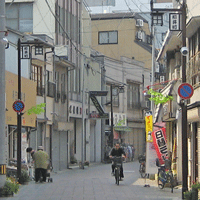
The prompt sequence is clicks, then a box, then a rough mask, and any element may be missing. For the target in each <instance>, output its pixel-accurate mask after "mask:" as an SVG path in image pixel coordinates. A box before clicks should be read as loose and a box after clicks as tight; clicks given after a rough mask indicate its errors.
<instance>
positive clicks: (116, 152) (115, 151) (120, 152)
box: [109, 143, 125, 178]
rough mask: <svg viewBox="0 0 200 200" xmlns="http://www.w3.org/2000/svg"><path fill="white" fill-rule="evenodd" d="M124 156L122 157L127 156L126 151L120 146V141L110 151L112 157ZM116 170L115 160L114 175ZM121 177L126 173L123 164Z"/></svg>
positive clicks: (113, 164)
mask: <svg viewBox="0 0 200 200" xmlns="http://www.w3.org/2000/svg"><path fill="white" fill-rule="evenodd" d="M114 156H116V157H120V156H121V157H122V158H125V152H124V150H123V149H122V148H121V147H120V144H119V143H116V144H115V147H114V148H113V149H112V150H111V152H110V156H109V157H110V158H111V159H112V157H114ZM114 170H115V163H114V162H113V163H112V173H111V174H112V175H114ZM120 177H121V178H124V173H123V166H122V164H121V168H120Z"/></svg>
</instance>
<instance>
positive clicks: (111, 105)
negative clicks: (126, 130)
mask: <svg viewBox="0 0 200 200" xmlns="http://www.w3.org/2000/svg"><path fill="white" fill-rule="evenodd" d="M112 90H113V85H112V84H111V85H110V109H111V110H110V113H111V130H110V131H111V145H112V147H113V140H114V135H113V98H112V95H113V94H112Z"/></svg>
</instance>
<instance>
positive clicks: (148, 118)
mask: <svg viewBox="0 0 200 200" xmlns="http://www.w3.org/2000/svg"><path fill="white" fill-rule="evenodd" d="M145 125H146V141H147V142H153V138H152V136H151V133H152V131H153V117H152V115H149V116H146V117H145Z"/></svg>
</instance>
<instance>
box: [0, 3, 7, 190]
mask: <svg viewBox="0 0 200 200" xmlns="http://www.w3.org/2000/svg"><path fill="white" fill-rule="evenodd" d="M4 36H5V0H0V91H1V95H0V102H1V103H0V112H1V115H0V130H1V134H0V152H1V154H0V166H1V168H2V167H3V166H6V159H5V139H6V138H5V45H4V44H3V38H4ZM5 180H6V174H3V173H1V174H0V187H2V186H3V185H4V183H5Z"/></svg>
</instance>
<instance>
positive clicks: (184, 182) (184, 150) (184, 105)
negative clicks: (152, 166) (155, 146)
mask: <svg viewBox="0 0 200 200" xmlns="http://www.w3.org/2000/svg"><path fill="white" fill-rule="evenodd" d="M150 4H151V15H152V20H153V16H154V15H155V16H156V15H158V14H159V12H162V13H160V14H163V12H172V11H174V12H181V13H182V47H186V0H183V2H182V7H181V8H178V9H162V8H161V9H160V8H153V0H151V3H150ZM157 19H158V18H157ZM182 83H186V56H185V55H182ZM180 105H181V108H182V199H184V192H186V191H187V190H188V183H187V178H188V145H187V100H184V99H182V100H181V102H180Z"/></svg>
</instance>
